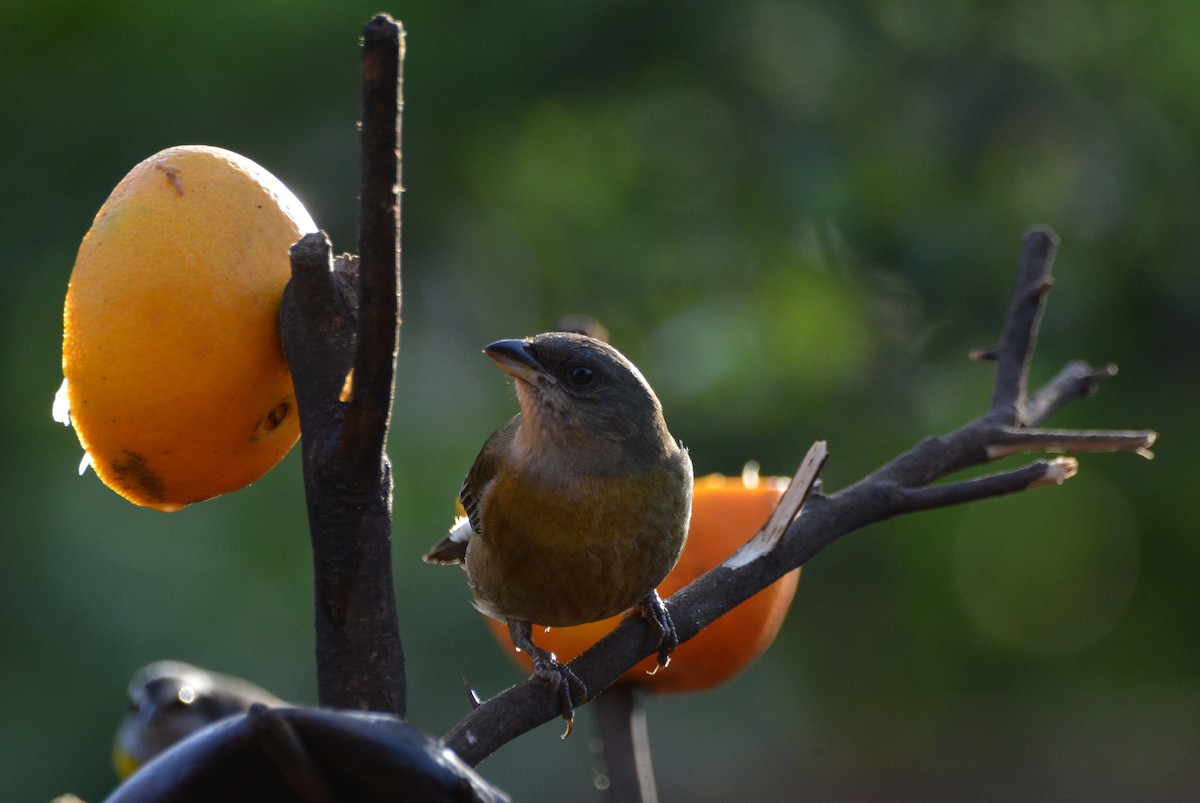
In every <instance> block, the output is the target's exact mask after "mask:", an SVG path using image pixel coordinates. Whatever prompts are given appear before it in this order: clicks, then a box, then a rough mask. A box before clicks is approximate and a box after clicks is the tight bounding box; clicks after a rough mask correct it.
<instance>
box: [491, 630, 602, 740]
mask: <svg viewBox="0 0 1200 803" xmlns="http://www.w3.org/2000/svg"><path fill="white" fill-rule="evenodd" d="M508 635H509V637H510V638H511V639H512V643H513V646H514V647H516V648H517V650H518V651H520V652H523V653H525V654H526V655H528V656H529V660H530V662H532V663H533V674H535V675H537V676H538V677H539V678H541V679H542V680H544V681H546V682H547V683H549V684H550V687H551V688H552V689H554V690H555V691H556V692H558V697H559V700H560V702H561V705H562V717H563V719H565V720H566V721H567V729H566V730H565V731H563V734H562V738H564V739H565V738H567V737H568V736H570V735H571V729H572V728H573V727H574V726H575V703H574V699H573V697H575V696H577V697H578V698H579V699H580V700H581V701H582V700H586V699H587V696H588V691H587V686H585V685H584V683H583V681H582V680H580V679H579V676H578V675H576V674H575V673H574V672H573V671H571V667H569V666H567V665H566V664H560V663H559V662H558V659H557V658H555V657H554V653H552V652H548V651H547V650H543V649H542V648H541V647H539V646H537V645H536V644H534V643H533V625H531V624H530V623H529V622H525V621H522V620H520V619H509V620H508Z"/></svg>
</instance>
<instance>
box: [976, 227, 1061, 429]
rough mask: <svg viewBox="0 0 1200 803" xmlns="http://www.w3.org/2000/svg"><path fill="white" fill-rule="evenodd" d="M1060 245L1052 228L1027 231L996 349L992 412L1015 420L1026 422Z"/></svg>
mask: <svg viewBox="0 0 1200 803" xmlns="http://www.w3.org/2000/svg"><path fill="white" fill-rule="evenodd" d="M1057 248H1058V237H1057V236H1056V235H1055V234H1054V232H1052V231H1050V230H1049V229H1044V228H1035V229H1032V230H1030V231H1029V233H1028V234H1026V235H1025V242H1024V248H1023V249H1022V253H1021V270H1020V277H1019V278H1018V279H1017V290H1016V292H1015V293H1013V300H1012V306H1011V308H1010V309H1009V312H1008V320H1007V321H1006V322H1005V325H1004V332H1003V335H1002V336H1001V338H1000V345H999V346H997V347H996V349H994V352H993V353H994V355H995V360H996V391H995V394H994V395H993V396H992V413H993V414H994V415H996V416H997V417H999V418H1000V420H1002V421H1006V422H1008V423H1011V424H1021V423H1024V416H1025V394H1026V388H1027V383H1028V378H1029V363H1030V360H1032V358H1033V350H1034V348H1035V347H1036V345H1037V335H1038V328H1039V327H1040V326H1041V322H1042V313H1043V312H1044V311H1045V309H1046V293H1047V292H1048V291H1049V290H1050V285H1051V284H1052V283H1053V282H1052V280H1051V278H1050V269H1051V268H1052V267H1053V265H1054V252H1055V250H1056V249H1057Z"/></svg>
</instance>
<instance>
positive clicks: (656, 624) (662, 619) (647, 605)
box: [637, 591, 679, 675]
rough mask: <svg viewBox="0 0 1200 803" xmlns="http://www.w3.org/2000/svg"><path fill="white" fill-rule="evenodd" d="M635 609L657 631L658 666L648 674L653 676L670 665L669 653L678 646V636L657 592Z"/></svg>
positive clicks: (650, 594)
mask: <svg viewBox="0 0 1200 803" xmlns="http://www.w3.org/2000/svg"><path fill="white" fill-rule="evenodd" d="M637 609H638V612H639V613H641V615H642V616H644V617H645V619H646V621H647V622H649V623H650V626H651V627H653V628H654V629H656V630H657V631H658V666H656V667H654V669H653V670H651V672H650V674H652V675H653V674H654V673H655V672H657V671H658V669H659V667H666V666H667V665H668V664H670V663H671V653H673V652H675V648H676V647H678V646H679V636H677V635H676V634H675V623H674V622H672V621H671V614H670V613H669V612H668V611H667V606H666V605H664V604H663V601H662V597H660V596H659V595H658V592H657V591H651V592H650V593H649V594H648V595H647V596H646V598H645V599H644V600H642V601H641V602H639V603H638V605H637Z"/></svg>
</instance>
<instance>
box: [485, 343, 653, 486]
mask: <svg viewBox="0 0 1200 803" xmlns="http://www.w3.org/2000/svg"><path fill="white" fill-rule="evenodd" d="M483 351H484V353H485V354H487V355H488V356H489V357H491V358H492V359H493V360H494V361H495V362H496V364H497V365H499V366H500V368H501V369H502V370H503V371H504V372H505V373H507V374H509V375H510V376H512V377H513V378H514V379H515V380H516V387H517V396H518V398H519V399H520V401H521V430H522V437H525V438H529V439H530V440H529V442H528V445H529V446H530V447H532V448H539V449H545V448H546V447H548V446H553V447H555V448H558V449H562V450H564V451H570V452H575V453H590V454H591V455H593V456H594V457H596V458H597V460H601V461H602V460H610V459H611V460H617V459H619V460H620V462H621V463H622V465H620V466H619V468H622V469H630V468H636V463H637V462H638V461H641V460H645V461H647V462H648V463H649V462H653V461H656V460H659V459H661V458H662V455H663V453H664V451H668V452H669V451H670V450H672V449H674V448H675V444H674V441H673V440H672V439H671V436H670V433H669V432H668V431H667V426H666V423H665V422H664V420H663V416H662V407H661V405H660V404H659V402H658V397H657V396H655V395H654V391H653V390H652V389H651V388H650V385H649V384H648V383H647V382H646V380H645V379H644V378H643V377H642V374H641V372H640V371H638V369H637V368H636V367H635V366H634V364H633V363H631V362H630V361H629V360H627V359H626V358H625V357H624V355H622V354H621V352H619V351H617V350H616V349H615V348H613V347H612V346H610V345H608V344H607V343H604V342H603V341H600V340H596V339H594V338H591V337H587V336H584V335H579V334H573V333H569V332H548V333H546V334H541V335H537V336H535V337H529V338H525V339H524V340H500V341H497V342H495V343H492V344H491V345H489V346H487V347H486V348H484V350H483ZM630 461H632V462H633V463H634V465H624V464H625V463H628V462H630Z"/></svg>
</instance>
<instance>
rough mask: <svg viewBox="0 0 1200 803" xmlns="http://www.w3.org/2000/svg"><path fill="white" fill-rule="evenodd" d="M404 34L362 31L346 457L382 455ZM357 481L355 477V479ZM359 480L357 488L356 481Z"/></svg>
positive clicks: (391, 336)
mask: <svg viewBox="0 0 1200 803" xmlns="http://www.w3.org/2000/svg"><path fill="white" fill-rule="evenodd" d="M403 63H404V29H403V28H401V27H400V26H399V25H398V24H397V23H396V22H394V21H393V20H392V19H391V18H390V17H388V16H386V15H382V14H381V15H379V16H377V17H375V18H374V19H372V20H371V21H370V22H369V23H367V26H366V28H364V30H363V58H362V132H361V157H360V161H359V207H358V257H359V261H360V276H359V282H358V295H359V309H360V310H361V312H360V316H361V320H360V321H359V331H360V332H361V345H360V347H359V349H358V353H357V354H356V355H355V358H354V375H353V380H352V393H351V394H350V398H349V400H348V404H347V408H346V422H345V426H344V427H343V428H342V434H341V437H342V441H343V448H344V449H345V450H346V451H348V452H358V453H367V452H372V453H377V454H379V455H380V456H381V459H383V460H385V461H386V459H387V457H386V455H384V448H383V447H384V443H385V441H386V439H387V431H388V424H389V421H390V420H391V415H392V393H393V386H394V384H395V376H396V354H397V350H398V344H399V339H400V209H399V206H400V186H401V185H400V179H401V174H400V119H401V114H400V112H401V108H402V99H401V81H402V65H403ZM346 468H347V470H348V471H350V472H353V474H352V475H351V476H347V477H344V480H345V481H347V482H350V483H351V484H360V483H362V484H366V483H370V482H372V481H373V479H374V477H375V476H376V475H377V473H378V468H377V467H376V466H374V465H372V464H371V461H367V460H364V461H360V462H358V463H351V464H350V465H348V466H347V467H346ZM356 475H357V476H356ZM356 480H357V482H356Z"/></svg>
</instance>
